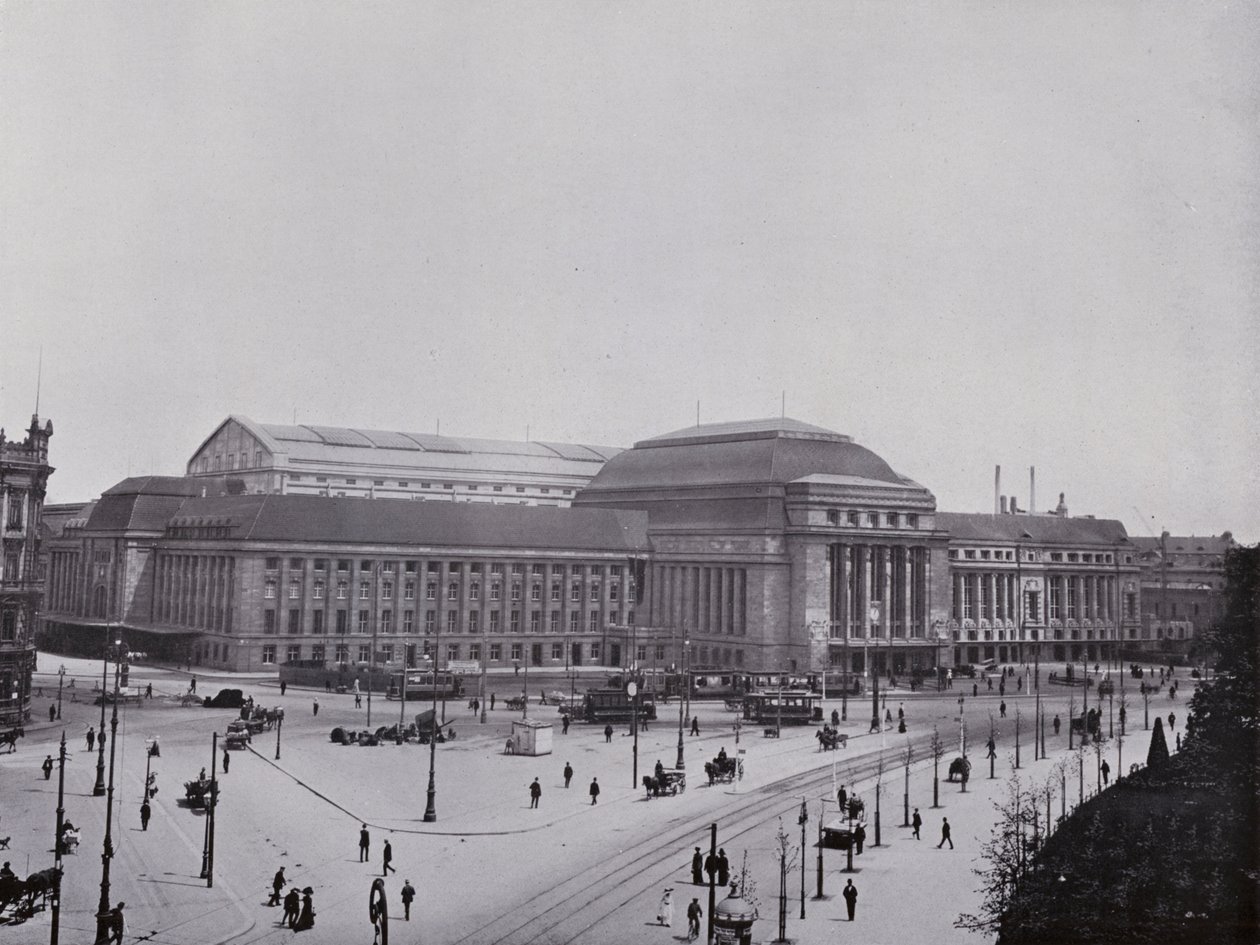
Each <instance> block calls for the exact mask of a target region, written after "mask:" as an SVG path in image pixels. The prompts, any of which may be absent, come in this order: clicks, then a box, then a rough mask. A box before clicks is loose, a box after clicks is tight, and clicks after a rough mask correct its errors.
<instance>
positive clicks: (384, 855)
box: [381, 840, 398, 876]
mask: <svg viewBox="0 0 1260 945" xmlns="http://www.w3.org/2000/svg"><path fill="white" fill-rule="evenodd" d="M393 859H394V848H393V847H392V846H390V844H389V841H388V840H386V841H385V849H383V850H382V851H381V863H382V865H381V875H382V876H387V875H389V874H390V873H396V872H398V871H397V870H396V869H394V867H393V866H391V865H390V862H391V861H392V860H393Z"/></svg>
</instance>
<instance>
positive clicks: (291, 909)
mask: <svg viewBox="0 0 1260 945" xmlns="http://www.w3.org/2000/svg"><path fill="white" fill-rule="evenodd" d="M301 911H302V896H301V894H300V893H298V888H297V887H296V886H294V887H293V888H292V889H290V890H289V894H288V895H287V896H285V897H284V916H283V917H281V919H280V924H281V925H287V926H288V927H289V928H293V927H294V926H295V925H297V920H298V913H299V912H301Z"/></svg>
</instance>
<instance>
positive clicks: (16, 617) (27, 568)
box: [0, 416, 53, 726]
mask: <svg viewBox="0 0 1260 945" xmlns="http://www.w3.org/2000/svg"><path fill="white" fill-rule="evenodd" d="M52 433H53V427H52V421H51V420H49V421H47V422H46V423H45V424H44V426H43V427H40V425H39V417H38V416H33V417H31V425H30V428H29V429H28V430H27V431H26V439H25V440H23V441H22V442H20V443H18V442H11V441H9V440H7V439H6V438H5V435H4V431H3V430H0V543H2V544H3V550H2V553H0V726H8V725H17V724H20V723H22V722H24V721H26V720H27V719H29V718H30V715H31V673H32V672H34V670H35V620H36V614H37V612H38V611H39V608H40V602H41V600H42V598H43V586H44V581H43V575H42V574H40V573H39V571H40V567H39V539H40V517H41V513H42V511H43V508H44V492H45V488H46V487H47V485H48V477H49V476H50V475H51V474H52V471H53V469H52V467H51V466H49V465H48V440H49V438H50V437H51V436H52Z"/></svg>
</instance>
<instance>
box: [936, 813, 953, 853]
mask: <svg viewBox="0 0 1260 945" xmlns="http://www.w3.org/2000/svg"><path fill="white" fill-rule="evenodd" d="M946 843H948V844H949V848H950V849H951V850H952V849H954V841H953V839H952V838H951V837H950V835H949V818H948V817H942V818H941V842H940V843H938V844H937V845H936V849H938V850H939V849H940V848H941V847H943V846H945V844H946Z"/></svg>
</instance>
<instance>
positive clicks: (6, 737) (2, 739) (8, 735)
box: [0, 725, 26, 752]
mask: <svg viewBox="0 0 1260 945" xmlns="http://www.w3.org/2000/svg"><path fill="white" fill-rule="evenodd" d="M25 735H26V732H25V731H23V729H22V726H20V725H19V726H18V727H17V728H11V729H9V730H8V731H7V732H0V745H7V746H8V748H9V752H15V751H17V743H18V739H19V738H23V737H25Z"/></svg>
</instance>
